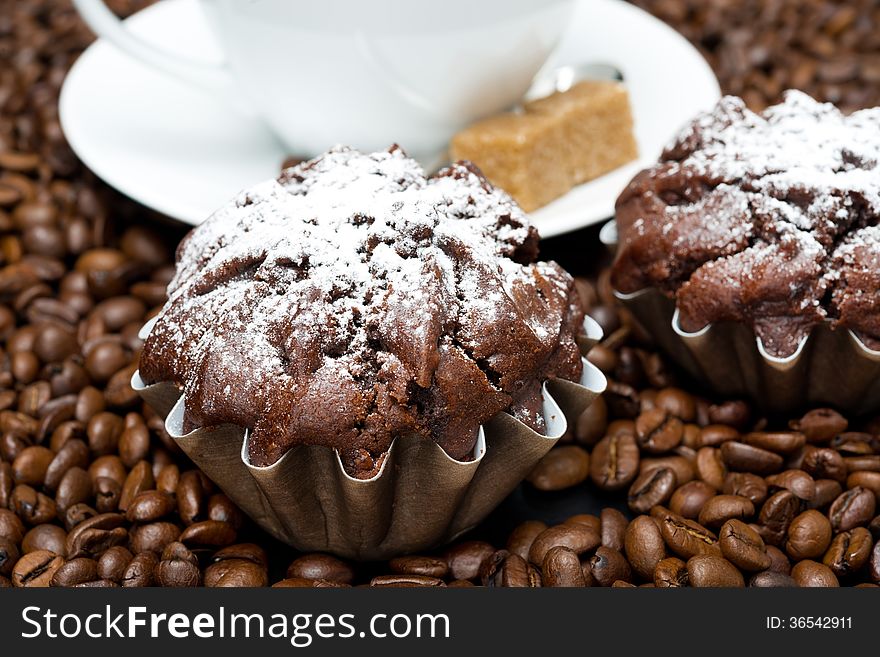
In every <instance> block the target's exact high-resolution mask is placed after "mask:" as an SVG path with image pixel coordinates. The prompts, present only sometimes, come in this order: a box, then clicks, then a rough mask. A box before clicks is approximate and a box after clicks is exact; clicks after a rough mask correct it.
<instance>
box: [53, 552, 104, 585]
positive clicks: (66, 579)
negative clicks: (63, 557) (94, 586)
mask: <svg viewBox="0 0 880 657" xmlns="http://www.w3.org/2000/svg"><path fill="white" fill-rule="evenodd" d="M97 577H98V562H97V561H95V560H94V559H89V558H86V557H78V558H76V559H71V560H70V561H66V562H64V563H63V564H62V565H61V566H60V567H59V568H58V570H56V571H55V574H54V575H53V576H52V579H51V581H50V582H49V586H63V587H71V586H76V585H77V584H83V583H85V582H91V581H94V580H95V579H97Z"/></svg>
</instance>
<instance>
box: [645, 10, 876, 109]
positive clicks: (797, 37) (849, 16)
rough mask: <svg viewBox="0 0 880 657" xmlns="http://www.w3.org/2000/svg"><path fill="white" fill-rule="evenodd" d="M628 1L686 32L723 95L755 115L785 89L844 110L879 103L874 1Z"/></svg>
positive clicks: (683, 81)
mask: <svg viewBox="0 0 880 657" xmlns="http://www.w3.org/2000/svg"><path fill="white" fill-rule="evenodd" d="M631 1H632V2H634V4H636V5H638V6H640V7H642V8H644V9H647V10H648V11H650V12H652V13H653V14H655V15H656V16H657V17H659V18H661V19H662V20H664V21H666V22H667V23H669V24H670V25H671V26H672V27H674V28H675V29H677V30H678V31H680V32H681V33H682V34H684V36H686V37H687V38H688V39H689V40H690V41H691V42H692V43H693V44H694V45H696V46H697V48H699V49H700V51H701V52H702V53H703V54H704V55H705V57H706V59H707V60H708V61H709V63H710V64H711V65H712V68H713V69H714V70H715V73H716V75H717V76H718V79H719V81H720V82H721V88H722V89H723V91H724V92H725V93H729V94H734V95H737V96H742V97H743V98H745V100H746V102H747V103H748V104H749V106H750V107H751V108H752V109H755V110H762V109H764V108H765V107H766V106H767V105H771V104H773V103H775V102H778V101H779V99H780V94H781V93H782V92H783V91H784V90H786V89H800V90H802V91H805V92H807V93H809V94H810V95H811V96H813V97H815V98H817V99H820V100H825V101H828V102H832V103H835V104H837V105H838V106H839V107H840V108H841V109H843V110H844V111H847V112H849V111H852V110H856V109H861V108H864V107H875V106H877V105H880V3H877V2H876V0H631ZM681 84H687V81H686V80H682V81H681Z"/></svg>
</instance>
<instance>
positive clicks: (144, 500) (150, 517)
mask: <svg viewBox="0 0 880 657" xmlns="http://www.w3.org/2000/svg"><path fill="white" fill-rule="evenodd" d="M175 508H176V503H175V501H174V498H172V497H171V496H170V495H167V494H166V493H160V492H159V491H157V490H148V491H144V492H142V493H139V494H138V495H137V497H135V498H134V499H133V500H132V501H131V503H130V504H129V505H128V508H127V509H126V511H125V517H126V518H128V520H129V521H130V522H153V521H155V520H159V519H160V518H164V517H165V516H167V515H169V514H170V513H171V512H172V511H173V510H174V509H175Z"/></svg>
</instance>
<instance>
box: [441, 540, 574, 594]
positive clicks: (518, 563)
mask: <svg viewBox="0 0 880 657" xmlns="http://www.w3.org/2000/svg"><path fill="white" fill-rule="evenodd" d="M560 549H565V548H560ZM530 568H533V567H530V566H529V564H528V562H527V561H526V560H525V559H523V558H522V557H520V556H519V555H518V554H508V555H507V557H506V558H505V559H504V561H503V562H502V563H501V567H500V568H499V569H498V574H497V575H496V576H495V578H494V580H493V582H491V583H490V584H489V585H490V586H492V585H494V586H502V587H508V588H531V587H534V586H539V585H542V582H537V581H535V578H534V576H533V573H532V571H531V570H530ZM458 581H462V580H458ZM585 584H586V583H585Z"/></svg>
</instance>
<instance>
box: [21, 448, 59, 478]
mask: <svg viewBox="0 0 880 657" xmlns="http://www.w3.org/2000/svg"><path fill="white" fill-rule="evenodd" d="M54 457H55V455H54V454H53V453H52V450H50V449H47V448H46V447H42V446H41V445H32V446H30V447H25V448H24V449H23V450H22V451H21V452H20V453H19V454H18V456H16V457H15V460H14V461H13V462H12V473H13V477H14V478H15V482H16V483H18V484H28V485H30V486H41V485H42V484H43V481H44V479H45V478H46V470H48V468H49V464H50V463H51V462H52V459H53V458H54Z"/></svg>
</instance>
